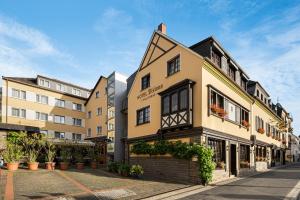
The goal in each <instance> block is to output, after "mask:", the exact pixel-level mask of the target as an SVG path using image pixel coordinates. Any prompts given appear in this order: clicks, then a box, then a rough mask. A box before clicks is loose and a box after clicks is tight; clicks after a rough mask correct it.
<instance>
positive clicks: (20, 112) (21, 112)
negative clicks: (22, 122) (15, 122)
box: [11, 108, 26, 118]
mask: <svg viewBox="0 0 300 200" xmlns="http://www.w3.org/2000/svg"><path fill="white" fill-rule="evenodd" d="M11 115H12V116H14V117H21V118H26V110H25V109H19V108H12V109H11Z"/></svg>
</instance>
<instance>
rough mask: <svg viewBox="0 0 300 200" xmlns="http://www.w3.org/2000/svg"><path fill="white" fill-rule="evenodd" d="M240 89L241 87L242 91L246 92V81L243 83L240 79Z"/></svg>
mask: <svg viewBox="0 0 300 200" xmlns="http://www.w3.org/2000/svg"><path fill="white" fill-rule="evenodd" d="M241 87H242V88H243V89H244V90H247V86H246V81H245V80H244V79H241Z"/></svg>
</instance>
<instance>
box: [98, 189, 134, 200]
mask: <svg viewBox="0 0 300 200" xmlns="http://www.w3.org/2000/svg"><path fill="white" fill-rule="evenodd" d="M94 195H95V196H96V197H98V198H99V199H101V200H109V199H120V198H124V197H130V196H134V195H136V193H135V192H133V191H131V190H127V189H116V190H108V191H102V192H95V193H94Z"/></svg>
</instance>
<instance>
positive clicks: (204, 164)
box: [131, 140, 215, 185]
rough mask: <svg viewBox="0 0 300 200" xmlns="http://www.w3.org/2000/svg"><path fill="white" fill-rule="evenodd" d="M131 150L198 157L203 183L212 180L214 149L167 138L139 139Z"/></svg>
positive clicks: (184, 157)
mask: <svg viewBox="0 0 300 200" xmlns="http://www.w3.org/2000/svg"><path fill="white" fill-rule="evenodd" d="M131 152H132V153H134V154H149V155H164V154H171V155H172V156H173V157H174V158H178V159H186V160H190V159H192V158H193V157H195V156H196V157H197V158H198V165H199V177H200V179H201V181H202V184H203V185H206V184H208V183H209V182H210V181H211V180H212V173H213V170H214V169H215V163H214V162H213V161H212V157H213V151H212V149H210V148H207V147H205V146H203V145H199V144H188V143H185V142H181V141H177V142H169V141H166V140H160V141H155V142H154V144H149V143H147V142H145V141H138V142H136V143H134V144H133V145H132V148H131Z"/></svg>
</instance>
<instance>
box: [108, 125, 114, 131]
mask: <svg viewBox="0 0 300 200" xmlns="http://www.w3.org/2000/svg"><path fill="white" fill-rule="evenodd" d="M108 130H109V131H113V130H115V125H114V124H113V123H108Z"/></svg>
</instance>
